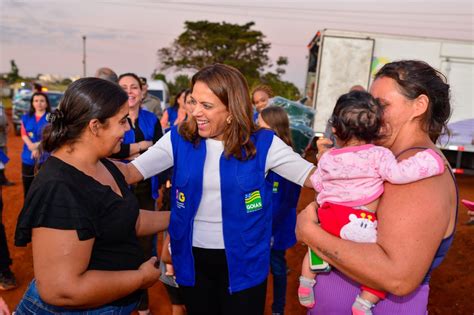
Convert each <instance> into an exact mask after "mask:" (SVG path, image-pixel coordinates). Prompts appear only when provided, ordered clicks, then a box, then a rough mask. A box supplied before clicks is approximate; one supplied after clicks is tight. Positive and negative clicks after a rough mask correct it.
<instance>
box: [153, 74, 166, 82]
mask: <svg viewBox="0 0 474 315" xmlns="http://www.w3.org/2000/svg"><path fill="white" fill-rule="evenodd" d="M151 78H152V79H153V80H161V81H164V82H166V83H168V82H167V81H166V76H165V75H164V74H163V73H159V72H156V71H155V72H154V73H153V74H152V76H151Z"/></svg>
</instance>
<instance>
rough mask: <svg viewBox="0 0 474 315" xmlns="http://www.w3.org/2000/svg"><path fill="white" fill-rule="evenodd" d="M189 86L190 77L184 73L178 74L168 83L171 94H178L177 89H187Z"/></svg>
mask: <svg viewBox="0 0 474 315" xmlns="http://www.w3.org/2000/svg"><path fill="white" fill-rule="evenodd" d="M190 87H191V79H190V78H189V76H188V75H186V74H180V75H178V76H176V78H174V82H169V83H168V88H169V90H170V94H171V96H174V95H176V94H178V92H179V91H182V90H184V89H189V88H190Z"/></svg>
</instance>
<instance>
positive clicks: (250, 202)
mask: <svg viewBox="0 0 474 315" xmlns="http://www.w3.org/2000/svg"><path fill="white" fill-rule="evenodd" d="M245 208H246V209H247V213H250V212H255V211H258V210H262V197H261V196H260V191H259V190H256V191H254V192H251V193H248V194H245Z"/></svg>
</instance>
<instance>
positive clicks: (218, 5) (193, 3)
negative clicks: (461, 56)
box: [147, 1, 472, 17]
mask: <svg viewBox="0 0 474 315" xmlns="http://www.w3.org/2000/svg"><path fill="white" fill-rule="evenodd" d="M147 3H150V4H165V5H173V4H178V5H179V4H183V5H192V6H208V7H217V8H223V7H226V8H235V9H245V10H249V9H263V10H275V11H278V10H279V11H281V12H284V13H288V11H298V12H303V13H308V12H314V13H318V12H331V13H334V12H336V13H349V14H370V15H371V14H383V15H416V16H418V17H419V16H420V15H423V16H446V15H450V16H472V13H448V12H445V11H443V12H425V11H421V12H420V11H418V12H412V11H393V10H390V11H388V10H387V11H382V10H366V9H362V10H361V9H359V10H358V9H351V10H344V9H318V8H295V7H282V6H261V5H248V6H244V5H242V4H225V3H212V2H197V3H196V2H186V1H179V2H176V1H173V2H169V1H148V2H147Z"/></svg>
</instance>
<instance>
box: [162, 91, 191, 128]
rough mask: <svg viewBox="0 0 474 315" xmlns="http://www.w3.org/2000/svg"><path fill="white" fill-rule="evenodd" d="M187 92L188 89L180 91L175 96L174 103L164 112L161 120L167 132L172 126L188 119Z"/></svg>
mask: <svg viewBox="0 0 474 315" xmlns="http://www.w3.org/2000/svg"><path fill="white" fill-rule="evenodd" d="M185 93H186V89H184V90H181V91H179V92H178V94H176V96H175V98H174V103H173V104H172V105H171V106H170V107H168V108H167V109H166V110H165V112H164V113H163V117H161V121H160V122H161V127H163V129H164V130H165V132H168V131H169V130H170V128H171V127H173V126H175V125H177V124H179V123H180V122H182V121H184V120H186V109H185Z"/></svg>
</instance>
